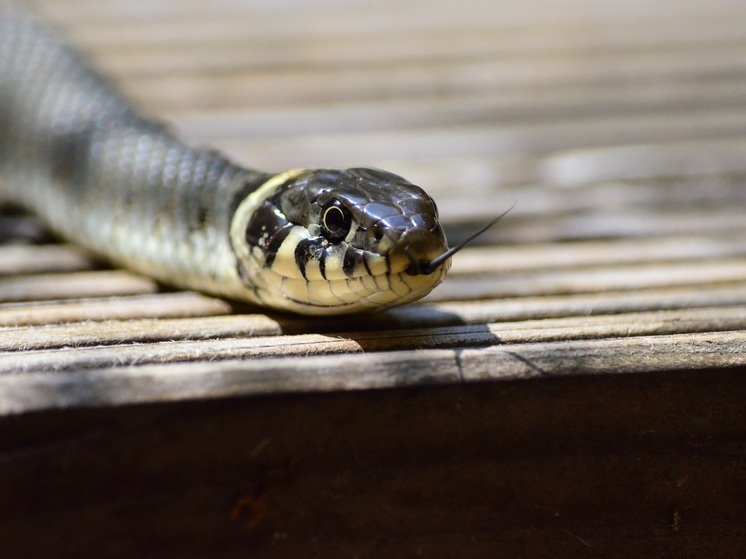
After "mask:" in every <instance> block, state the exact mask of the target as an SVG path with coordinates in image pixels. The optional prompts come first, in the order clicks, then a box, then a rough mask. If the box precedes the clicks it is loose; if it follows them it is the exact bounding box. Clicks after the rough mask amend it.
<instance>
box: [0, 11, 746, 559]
mask: <svg viewBox="0 0 746 559" xmlns="http://www.w3.org/2000/svg"><path fill="white" fill-rule="evenodd" d="M30 5H31V6H32V7H33V9H34V10H35V11H36V12H37V13H39V14H40V15H42V16H43V17H45V18H46V19H47V20H49V21H52V22H54V23H55V24H56V25H57V26H58V27H59V28H60V29H61V30H62V31H63V32H64V33H66V34H67V35H68V36H69V37H70V38H71V40H72V41H73V42H75V43H76V44H77V45H78V46H79V47H80V48H82V49H83V50H84V51H85V52H86V53H87V54H88V55H89V56H90V57H91V58H92V60H93V61H94V62H95V64H96V65H97V66H98V67H99V68H101V69H103V70H104V71H106V72H107V73H108V74H109V75H110V76H111V77H112V78H113V79H114V80H115V81H117V82H118V83H119V84H120V86H121V87H122V88H123V89H124V90H125V91H126V92H127V94H129V95H130V96H131V97H133V98H134V99H135V100H137V101H138V102H139V103H140V104H141V105H142V106H143V107H145V108H146V109H147V110H149V111H150V112H151V113H153V114H154V115H156V116H157V117H158V118H161V119H164V120H166V121H168V122H169V124H170V125H171V126H172V127H173V128H174V129H176V130H177V131H179V132H180V133H181V134H183V135H184V136H186V137H187V138H189V139H190V140H192V141H193V142H195V143H198V144H210V145H213V146H215V147H218V148H219V149H222V150H225V151H227V152H228V153H229V154H231V155H232V156H233V157H234V158H235V159H237V160H239V161H241V162H243V163H245V164H247V165H250V166H252V167H257V168H265V169H268V170H281V169H285V168H292V167H297V166H338V165H339V166H345V165H355V164H368V165H373V166H378V167H382V168H386V169H390V170H392V171H394V172H398V173H401V174H402V175H405V176H407V177H408V178H410V179H412V180H413V181H415V182H417V183H419V184H421V185H423V186H425V187H426V188H427V189H428V190H429V191H430V192H431V193H432V194H433V196H434V197H435V198H436V200H437V201H438V202H439V206H440V208H441V216H442V219H443V221H444V223H445V225H446V228H447V231H448V234H449V238H450V239H452V240H453V241H458V240H459V239H462V238H464V237H465V236H466V235H467V234H468V232H469V231H471V230H473V229H474V228H475V227H477V226H478V225H479V224H480V223H482V222H484V221H485V220H486V219H489V218H490V217H492V216H494V215H496V214H498V213H501V212H502V211H504V210H505V209H506V208H508V207H510V206H512V205H513V204H515V208H514V209H513V210H512V211H511V212H510V214H509V215H508V216H507V217H506V218H505V219H504V220H503V221H502V222H501V223H500V226H499V227H498V228H496V229H495V230H493V231H490V232H489V233H488V234H487V235H486V236H485V237H484V238H483V239H481V240H480V244H479V245H478V246H474V247H472V248H469V249H466V250H464V251H463V252H462V253H460V254H459V255H457V257H456V258H455V261H454V266H453V268H452V271H451V273H450V275H449V277H448V280H447V281H446V282H445V283H444V284H443V285H442V286H440V287H439V288H438V289H437V290H436V291H434V292H433V293H432V294H431V295H430V296H428V297H427V298H426V299H425V300H423V301H422V302H420V303H417V304H414V305H410V306H408V307H406V308H402V309H396V310H393V311H391V312H388V313H384V314H380V315H376V316H373V317H364V318H355V317H347V318H341V319H332V320H329V319H316V320H314V319H307V318H299V317H292V316H288V315H281V314H275V313H266V312H264V311H262V310H261V309H256V308H252V307H249V306H246V305H238V304H232V303H230V302H227V301H223V300H219V299H215V298H211V297H208V296H204V295H201V294H197V293H189V292H174V291H171V290H169V289H167V288H164V287H163V286H159V285H157V284H156V283H155V282H153V281H151V280H149V279H147V278H142V277H138V276H135V275H133V274H130V273H128V272H125V271H122V270H112V269H109V268H108V267H107V266H106V265H105V264H104V263H101V262H96V261H93V260H92V259H90V257H88V256H87V255H85V254H83V253H82V252H80V251H79V250H78V249H76V248H75V247H71V246H69V245H66V244H62V243H60V242H58V241H57V240H55V239H52V238H50V237H49V235H48V234H46V233H45V232H44V230H43V228H42V227H40V225H39V224H38V223H36V222H35V221H34V220H33V218H31V217H29V216H24V215H21V214H18V213H17V212H15V211H14V210H13V209H12V208H11V207H10V206H3V205H2V201H0V243H1V244H0V426H2V428H1V429H0V495H2V499H0V557H6V556H7V557H40V556H52V555H55V556H60V557H65V556H67V557H80V556H91V555H92V554H93V555H96V556H111V557H134V556H143V557H150V556H152V557H156V556H157V557H162V556H183V557H188V556H195V557H205V556H216V557H244V556H247V555H248V556H253V555H256V556H266V557H324V558H328V557H413V556H423V557H456V556H464V554H466V555H468V556H471V557H477V556H484V557H495V556H506V557H518V556H527V557H553V558H554V557H610V558H614V557H625V558H627V557H646V556H660V557H708V558H712V557H727V558H733V557H742V556H746V540H745V539H744V532H743V526H744V518H746V474H744V472H745V471H746V449H745V448H744V440H746V432H745V431H744V425H746V422H745V421H744V420H745V419H746V417H744V413H745V412H746V406H744V405H743V402H744V401H746V382H744V380H743V375H744V373H745V372H746V156H745V154H746V117H745V116H744V115H746V40H745V39H744V37H746V6H745V5H744V4H743V2H742V1H740V0H739V1H736V0H715V1H713V2H707V3H703V2H695V1H693V0H691V1H690V0H684V1H681V0H678V1H675V2H674V1H673V0H654V1H652V2H645V3H640V4H639V5H638V4H630V3H608V2H607V3H598V2H595V1H591V0H577V1H574V2H548V1H543V0H536V1H534V2H528V3H506V2H484V1H477V0H466V2H457V3H454V2H432V1H428V2H424V1H423V0H404V1H402V0H397V1H396V2H394V1H390V0H376V1H375V2H338V1H337V0H314V1H308V2H275V1H272V2H262V1H259V2H256V1H254V2H236V1H235V0H220V1H218V2H212V3H210V4H209V7H208V5H207V4H205V3H203V2H199V1H197V0H179V1H174V0H157V1H156V0H147V1H145V0H132V1H129V2H126V3H122V2H114V1H111V2H109V1H107V2H101V1H95V2H94V1H93V0H69V1H67V2H64V3H59V2H52V1H47V0H43V1H42V0H38V1H35V2H33V3H30ZM627 373H632V374H627ZM371 389H377V390H371ZM381 389H387V390H381ZM329 392H334V394H324V393H329ZM82 526H85V527H86V528H85V530H83V529H82V528H81V527H82ZM84 532H85V533H84ZM42 533H43V534H44V536H43V537H42V536H41V534H42ZM30 541H32V542H37V543H36V544H35V545H33V544H32V545H29V542H30ZM42 542H46V543H42Z"/></svg>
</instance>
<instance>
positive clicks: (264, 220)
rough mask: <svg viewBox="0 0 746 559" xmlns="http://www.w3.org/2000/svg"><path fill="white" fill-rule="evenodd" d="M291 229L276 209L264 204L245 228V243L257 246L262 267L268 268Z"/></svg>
mask: <svg viewBox="0 0 746 559" xmlns="http://www.w3.org/2000/svg"><path fill="white" fill-rule="evenodd" d="M292 228H293V224H292V223H289V222H288V220H287V219H285V217H284V216H283V215H282V214H281V213H280V212H279V211H278V210H277V208H275V207H274V206H273V205H272V204H271V203H269V202H265V203H264V204H263V205H262V206H261V207H260V208H259V209H257V210H256V212H254V215H253V216H251V219H250V220H249V223H248V225H247V226H246V237H245V238H246V243H247V244H248V245H249V247H254V246H257V247H259V248H261V249H262V250H263V251H264V259H265V260H264V265H265V266H267V267H268V268H269V267H271V266H272V263H273V262H274V260H275V257H276V256H277V251H278V250H280V247H281V246H282V243H283V242H284V241H285V239H286V238H287V236H288V235H289V234H290V231H291V229H292Z"/></svg>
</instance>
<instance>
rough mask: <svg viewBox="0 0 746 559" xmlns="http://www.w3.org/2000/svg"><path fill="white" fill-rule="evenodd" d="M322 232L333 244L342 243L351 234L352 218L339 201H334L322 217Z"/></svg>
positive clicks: (326, 208) (327, 206)
mask: <svg viewBox="0 0 746 559" xmlns="http://www.w3.org/2000/svg"><path fill="white" fill-rule="evenodd" d="M321 226H322V227H321V232H322V233H323V234H324V237H326V238H327V239H329V241H331V242H333V243H338V242H340V241H342V240H343V239H344V238H345V237H346V236H347V234H348V233H349V232H350V227H351V226H352V216H351V215H350V212H349V211H347V208H345V207H344V206H343V205H342V202H340V201H339V200H332V201H331V202H329V204H327V205H326V207H325V208H324V212H323V214H322V216H321Z"/></svg>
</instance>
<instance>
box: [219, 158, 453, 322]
mask: <svg viewBox="0 0 746 559" xmlns="http://www.w3.org/2000/svg"><path fill="white" fill-rule="evenodd" d="M277 177H279V178H277ZM262 190H264V192H260V191H262ZM252 196H253V197H255V199H254V200H253V201H252V202H247V203H246V208H242V206H244V204H241V205H240V206H239V209H238V210H237V212H236V215H235V216H234V219H233V225H232V227H231V238H232V242H233V245H234V250H235V252H236V254H237V256H238V261H239V270H240V274H241V275H242V277H244V278H245V281H244V283H245V285H247V286H251V288H252V289H253V290H254V294H255V297H256V298H257V299H259V300H260V301H261V302H262V303H265V304H268V305H271V306H273V307H275V308H280V309H283V310H290V311H293V312H299V313H303V314H342V313H351V312H360V311H365V310H375V309H385V308H389V307H392V306H395V305H399V304H402V303H407V302H410V301H414V300H417V299H419V298H421V297H424V296H425V295H427V294H428V293H429V292H430V291H431V290H432V289H433V288H434V287H435V286H437V285H438V284H439V283H440V282H441V281H443V279H444V278H445V275H446V272H447V271H448V268H449V267H450V263H451V261H450V255H448V256H447V257H445V258H444V257H443V255H444V254H446V253H447V251H448V247H447V243H446V238H445V234H444V233H443V228H442V227H441V225H440V223H439V221H438V211H437V208H436V206H435V202H434V201H433V200H432V198H430V196H428V195H427V194H426V193H425V191H424V190H422V189H421V188H420V187H418V186H415V185H413V184H411V183H410V182H408V181H406V180H405V179H403V178H401V177H399V176H397V175H394V174H391V173H387V172H384V171H379V170H375V169H365V168H354V169H345V170H313V171H293V172H290V173H284V174H283V175H282V176H276V177H273V178H272V179H270V181H268V183H265V185H264V186H262V187H260V188H259V189H258V190H257V192H256V193H252V194H250V195H249V196H248V197H247V200H250V199H251V198H252ZM260 198H261V199H260ZM243 214H247V215H243Z"/></svg>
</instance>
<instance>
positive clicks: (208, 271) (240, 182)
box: [0, 0, 450, 315]
mask: <svg viewBox="0 0 746 559" xmlns="http://www.w3.org/2000/svg"><path fill="white" fill-rule="evenodd" d="M0 190H1V191H2V192H3V193H4V195H5V196H6V197H10V199H11V200H13V201H15V202H16V203H18V204H19V205H21V206H23V207H25V208H28V209H29V210H31V211H33V212H34V213H36V214H37V215H38V216H40V217H41V218H42V220H43V221H45V223H46V224H47V225H48V226H49V227H50V228H51V229H52V230H53V231H54V232H56V233H57V234H59V235H60V236H62V237H64V238H67V239H69V240H71V241H72V242H75V243H77V244H79V245H82V246H83V247H85V248H87V249H88V250H90V251H92V252H93V253H95V254H97V255H100V256H102V257H104V258H106V259H108V260H109V261H111V262H112V263H114V264H116V265H121V266H124V267H127V268H129V269H131V270H134V271H136V272H139V273H142V274H145V275H148V276H151V277H153V278H156V279H157V280H159V281H161V282H163V283H166V284H170V285H173V286H176V287H179V288H186V289H194V290H199V291H203V292H207V293H211V294H215V295H218V296H221V297H227V298H231V299H237V300H241V301H247V302H250V303H254V304H259V305H265V306H268V307H272V308H275V309H280V310H285V311H292V312H298V313H302V314H312V315H316V314H339V313H349V312H358V311H365V310H373V309H383V308H388V307H391V306H394V305H397V304H400V303H406V302H409V301H413V300H416V299H419V298H420V297H422V296H424V295H426V294H427V293H428V292H430V290H432V289H433V288H434V287H435V286H436V285H438V284H439V283H440V282H441V281H442V280H443V279H444V277H445V274H446V272H447V270H448V267H449V266H450V254H449V253H448V251H447V245H446V239H445V235H444V233H443V229H442V227H441V225H440V224H439V222H438V216H437V209H436V207H435V203H434V202H433V200H432V199H431V198H430V197H429V196H428V195H427V194H426V193H425V192H424V191H423V190H422V189H421V188H419V187H417V186H415V185H413V184H411V183H409V182H408V181H406V180H405V179H403V178H401V177H399V176H397V175H394V174H391V173H387V172H384V171H379V170H374V169H364V168H354V169H341V170H328V169H315V170H306V169H298V170H291V171H286V172H281V173H265V172H260V171H255V170H250V169H246V168H243V167H240V166H237V165H235V164H233V163H232V162H230V161H229V160H228V159H227V158H225V157H224V156H223V155H221V154H219V153H216V152H215V151H210V150H204V149H194V148H192V147H189V146H187V145H185V144H184V143H182V142H181V141H180V140H179V139H177V138H176V137H174V135H172V134H171V133H170V132H169V131H168V130H167V129H166V128H165V127H164V126H162V125H161V124H159V123H157V122H154V121H153V120H150V119H149V118H147V117H145V116H143V115H141V114H140V113H139V112H138V111H137V110H136V109H134V108H133V107H132V106H131V105H130V104H129V103H128V102H127V101H126V100H125V99H124V98H123V97H121V96H120V95H119V94H118V93H117V91H116V89H115V88H114V87H112V86H111V85H110V84H109V83H108V82H107V81H106V80H105V79H104V78H102V77H101V76H100V75H99V74H98V73H96V72H95V71H94V70H93V69H92V68H91V67H90V66H89V65H88V64H87V63H86V62H85V61H84V60H83V58H82V57H81V56H80V55H79V54H78V53H77V52H76V51H75V50H74V49H72V48H70V47H68V46H66V45H65V44H64V42H63V41H61V40H60V38H59V37H58V35H57V33H56V32H54V31H53V30H50V29H49V28H47V27H45V26H43V25H41V24H39V23H38V22H37V21H35V20H34V19H33V18H31V17H30V16H28V15H27V14H25V13H23V12H21V11H20V10H18V9H17V8H15V7H13V6H11V5H10V4H6V3H4V2H3V0H0Z"/></svg>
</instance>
